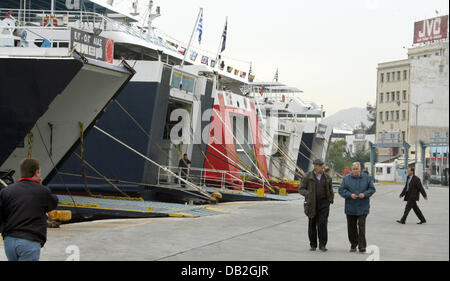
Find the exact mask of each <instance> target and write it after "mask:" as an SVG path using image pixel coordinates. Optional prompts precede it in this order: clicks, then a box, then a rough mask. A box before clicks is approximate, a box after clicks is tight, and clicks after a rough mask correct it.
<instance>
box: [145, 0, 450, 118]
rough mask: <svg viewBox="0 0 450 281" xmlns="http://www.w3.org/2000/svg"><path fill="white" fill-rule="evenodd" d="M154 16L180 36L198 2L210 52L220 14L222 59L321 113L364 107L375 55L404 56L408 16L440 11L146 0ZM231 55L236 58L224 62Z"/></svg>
mask: <svg viewBox="0 0 450 281" xmlns="http://www.w3.org/2000/svg"><path fill="white" fill-rule="evenodd" d="M154 2H155V5H157V6H161V13H162V16H161V17H160V18H158V19H156V20H155V21H154V25H155V26H156V27H157V28H160V29H161V30H163V31H164V32H165V33H167V34H169V35H170V36H173V37H174V38H176V39H178V40H180V41H183V42H186V43H187V42H188V41H189V37H190V34H191V32H192V29H193V26H194V23H195V20H196V17H197V14H198V10H199V8H200V7H202V8H203V9H204V15H203V39H202V44H201V45H200V48H202V49H205V50H208V51H210V52H211V53H216V52H217V50H218V48H219V42H220V37H221V35H222V31H223V26H224V23H225V17H226V16H228V36H227V46H226V50H225V52H224V53H223V55H224V57H225V59H224V60H225V63H226V65H228V64H230V65H231V64H235V65H236V66H235V67H236V68H240V69H241V70H243V71H245V70H248V63H247V62H250V61H252V62H253V73H254V74H255V75H256V80H258V81H272V80H273V77H274V74H275V72H276V69H277V68H278V69H279V80H280V82H283V83H286V84H288V85H290V86H295V87H298V88H300V89H301V90H303V91H304V94H303V99H304V100H306V101H314V102H316V103H317V104H319V105H321V104H323V105H324V108H325V110H326V111H327V115H328V116H330V115H331V114H333V113H335V112H337V111H339V110H341V109H346V108H350V107H365V105H366V103H367V102H368V101H369V102H371V103H374V102H375V98H376V68H377V64H378V63H380V62H386V61H391V60H400V59H405V58H406V53H407V51H406V49H404V48H403V47H405V48H408V47H411V45H412V40H413V28H414V22H415V21H419V20H423V19H426V18H430V17H435V16H436V10H437V11H438V12H439V15H447V14H448V1H447V0H426V1H425V0H395V1H388V0H346V1H333V0H320V1H303V0H302V1H301V0H277V1H269V0H154ZM230 58H232V59H233V60H237V61H232V60H231V59H230Z"/></svg>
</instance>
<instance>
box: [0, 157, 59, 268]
mask: <svg viewBox="0 0 450 281" xmlns="http://www.w3.org/2000/svg"><path fill="white" fill-rule="evenodd" d="M20 171H21V175H22V178H21V179H20V180H19V181H18V182H17V183H15V184H12V185H9V186H8V187H5V188H3V189H2V190H1V191H0V225H1V226H2V236H3V241H4V246H5V253H6V257H7V258H8V260H9V261H38V260H39V257H40V253H41V247H43V246H44V244H45V242H46V240H47V213H48V212H50V211H51V210H53V209H55V208H56V206H57V204H58V198H57V197H56V196H55V195H53V194H51V192H50V190H49V189H48V188H47V187H44V186H42V185H41V178H40V169H39V161H38V160H37V159H33V158H31V159H24V160H23V161H22V162H21V163H20Z"/></svg>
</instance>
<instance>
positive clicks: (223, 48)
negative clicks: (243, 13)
mask: <svg viewBox="0 0 450 281" xmlns="http://www.w3.org/2000/svg"><path fill="white" fill-rule="evenodd" d="M227 26H228V18H227V20H226V21H225V28H224V29H223V34H222V49H221V50H220V52H221V53H222V52H223V51H224V50H225V45H226V42H227Z"/></svg>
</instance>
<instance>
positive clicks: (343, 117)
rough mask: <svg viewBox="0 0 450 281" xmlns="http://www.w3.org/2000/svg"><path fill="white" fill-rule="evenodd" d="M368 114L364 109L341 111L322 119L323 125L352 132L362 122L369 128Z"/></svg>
mask: <svg viewBox="0 0 450 281" xmlns="http://www.w3.org/2000/svg"><path fill="white" fill-rule="evenodd" d="M368 114H369V112H368V111H367V109H365V108H359V107H353V108H348V109H343V110H341V111H338V112H336V113H335V114H333V115H331V116H329V117H327V118H325V119H323V122H322V123H324V124H325V125H328V126H332V127H334V128H337V129H345V130H353V129H355V128H357V127H359V125H360V124H361V122H363V123H364V124H365V125H366V126H370V125H371V124H370V122H369V120H367V115H368Z"/></svg>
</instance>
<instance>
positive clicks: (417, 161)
mask: <svg viewBox="0 0 450 281" xmlns="http://www.w3.org/2000/svg"><path fill="white" fill-rule="evenodd" d="M411 104H412V105H414V106H415V107H416V120H415V126H416V130H415V131H416V144H415V147H416V148H415V153H414V159H415V161H414V163H415V166H416V176H418V177H419V178H420V179H422V177H423V175H422V172H423V168H422V167H421V165H422V163H421V160H420V158H418V157H417V154H418V151H419V149H418V148H419V127H418V124H417V119H418V115H419V107H420V106H421V105H424V104H433V100H431V101H426V102H422V103H419V104H417V103H413V102H411ZM423 165H425V163H423ZM405 168H406V169H407V167H405Z"/></svg>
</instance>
